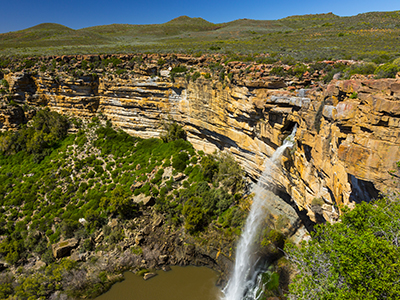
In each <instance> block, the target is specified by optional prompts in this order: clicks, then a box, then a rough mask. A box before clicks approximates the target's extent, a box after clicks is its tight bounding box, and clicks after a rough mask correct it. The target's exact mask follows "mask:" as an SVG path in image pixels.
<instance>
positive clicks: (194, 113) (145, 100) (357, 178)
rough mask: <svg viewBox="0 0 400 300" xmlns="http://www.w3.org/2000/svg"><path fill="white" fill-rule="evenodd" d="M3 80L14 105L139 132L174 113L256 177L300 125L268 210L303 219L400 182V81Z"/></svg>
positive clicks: (197, 142)
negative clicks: (295, 85) (399, 172)
mask: <svg viewBox="0 0 400 300" xmlns="http://www.w3.org/2000/svg"><path fill="white" fill-rule="evenodd" d="M147 70H149V69H147ZM4 78H5V79H6V80H7V81H8V82H9V84H10V91H11V94H12V97H13V99H14V100H15V102H17V103H20V104H28V105H31V106H37V105H43V106H47V107H49V108H50V109H52V110H55V111H58V112H60V113H63V114H67V115H71V116H76V117H84V118H90V117H93V116H95V115H99V114H101V115H103V116H104V117H106V118H107V119H109V120H111V122H112V123H113V125H115V126H117V127H119V128H121V129H123V130H125V131H127V132H128V133H130V134H132V135H137V136H140V137H143V138H150V137H158V136H159V135H160V133H162V131H163V126H162V123H163V122H168V121H169V120H175V121H177V122H178V123H179V124H181V125H182V126H183V127H184V129H185V130H186V131H187V134H188V140H189V141H190V142H191V143H193V145H194V147H195V148H196V149H198V150H203V151H204V152H206V153H210V152H213V151H215V150H217V149H219V150H226V151H229V152H231V153H232V154H233V155H234V156H235V158H236V159H237V161H239V162H240V164H241V165H242V166H243V168H244V169H245V170H246V172H247V173H248V174H249V176H250V177H252V178H253V179H256V178H257V177H258V176H259V174H260V172H261V171H262V169H263V162H264V160H265V159H266V158H267V157H270V156H271V155H272V153H273V152H274V151H275V149H276V148H277V147H278V146H280V145H281V144H282V142H283V140H284V138H285V137H286V136H288V135H289V133H290V132H291V130H292V129H293V127H294V126H295V124H297V133H296V136H295V140H296V144H295V147H294V148H293V149H291V150H290V149H289V150H287V151H286V153H285V154H284V157H283V159H282V162H281V163H282V166H283V167H282V168H276V170H275V172H273V176H272V177H273V180H272V182H269V183H266V184H270V185H272V186H273V187H274V188H275V191H276V194H277V195H279V196H280V199H282V200H283V201H284V202H285V203H284V204H282V203H280V204H279V203H275V204H274V205H273V207H271V210H278V211H279V210H280V211H281V212H285V211H286V213H287V214H292V215H293V214H297V216H301V219H302V221H303V222H305V223H306V222H307V220H308V221H310V222H324V221H335V220H336V219H337V217H338V214H339V210H340V207H341V205H350V206H351V205H353V203H355V202H359V201H369V200H371V199H372V198H373V197H376V196H377V195H378V193H379V192H387V191H389V190H390V189H393V188H395V186H396V183H395V182H394V177H393V175H395V176H396V172H394V173H393V172H392V171H395V170H396V167H397V166H396V162H397V161H399V160H400V128H399V122H400V80H396V79H381V80H374V79H367V78H363V79H354V80H345V81H338V80H334V81H332V82H331V83H329V84H328V85H313V87H312V88H310V89H292V90H290V89H287V88H285V87H286V86H287V84H288V83H287V82H285V81H284V80H282V79H280V78H276V77H267V78H261V79H258V80H251V79H249V80H236V81H234V80H231V81H229V80H228V82H225V83H221V82H220V81H219V80H216V79H206V78H204V77H203V76H202V77H200V78H198V79H197V80H195V81H194V82H193V81H192V80H188V79H187V78H183V77H177V78H175V80H171V79H170V77H169V70H168V69H166V70H161V72H158V76H155V75H154V74H151V72H149V71H147V72H146V71H143V72H136V73H134V74H133V73H132V74H131V73H129V74H125V75H123V76H117V75H104V76H101V75H100V76H96V77H94V76H87V77H81V78H79V79H77V78H73V77H56V76H47V75H45V74H39V75H37V74H36V75H31V74H29V73H24V72H19V73H12V72H11V73H9V74H7V75H5V77H4ZM18 109H19V110H21V109H20V108H18V107H15V106H14V107H11V106H4V105H3V109H2V110H1V113H0V123H1V126H3V127H4V128H5V127H12V124H13V122H14V123H15V122H16V121H15V120H17V121H18V120H19V119H18V118H22V117H17V115H18V113H17V112H15V110H18ZM13 120H14V121H13ZM285 205H286V206H285ZM288 205H289V206H288ZM294 211H295V212H296V213H294ZM294 219H295V217H294ZM293 222H295V221H293Z"/></svg>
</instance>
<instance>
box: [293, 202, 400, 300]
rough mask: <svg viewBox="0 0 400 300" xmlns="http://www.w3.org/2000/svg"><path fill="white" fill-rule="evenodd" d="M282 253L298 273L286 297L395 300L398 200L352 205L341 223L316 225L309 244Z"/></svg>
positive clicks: (399, 291)
mask: <svg viewBox="0 0 400 300" xmlns="http://www.w3.org/2000/svg"><path fill="white" fill-rule="evenodd" d="M286 251H287V256H288V258H289V260H290V261H291V262H292V263H293V264H294V265H295V266H296V268H297V271H298V274H297V276H296V278H295V280H294V281H293V283H292V284H291V285H290V292H291V299H397V298H398V295H400V284H399V273H400V263H399V262H400V201H399V200H398V199H396V200H389V199H387V198H384V199H382V200H377V201H375V202H373V203H369V204H368V203H365V202H364V203H361V204H358V205H356V207H355V208H354V209H353V210H352V211H349V210H345V213H344V215H343V216H342V218H341V222H338V223H335V224H324V225H319V226H317V227H316V231H315V233H314V234H313V238H312V239H311V240H310V241H309V242H307V243H303V244H302V245H301V247H300V248H297V247H296V246H293V245H291V246H287V247H286Z"/></svg>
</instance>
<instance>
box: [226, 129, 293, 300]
mask: <svg viewBox="0 0 400 300" xmlns="http://www.w3.org/2000/svg"><path fill="white" fill-rule="evenodd" d="M296 129H297V125H295V127H294V128H293V131H292V133H291V134H290V135H289V136H288V137H287V138H286V139H285V141H284V142H283V145H282V146H280V147H279V148H277V149H276V151H275V152H274V154H273V155H272V156H271V158H270V159H268V158H267V159H266V161H265V163H264V171H263V173H262V174H261V177H260V178H259V180H258V182H257V185H256V186H255V187H254V188H253V189H252V193H254V199H253V204H252V205H251V208H250V213H249V215H248V217H247V220H246V224H245V227H244V229H243V232H242V235H241V237H240V240H239V244H238V246H237V249H236V257H235V266H234V270H233V274H232V276H231V278H230V280H229V282H228V285H227V286H226V288H225V289H224V294H225V296H224V298H223V299H224V300H241V299H255V295H254V294H255V293H251V290H252V287H253V286H254V285H255V281H256V277H257V275H258V272H257V271H259V270H257V261H254V260H255V259H256V258H254V257H253V253H254V250H255V249H253V246H254V239H255V237H256V235H257V232H258V229H259V227H260V225H261V224H262V222H263V220H264V218H265V199H264V198H263V197H262V195H263V194H264V193H265V189H264V184H263V182H265V181H267V180H266V179H268V178H269V177H270V176H271V171H272V169H273V168H274V167H275V168H276V165H277V163H278V162H279V161H280V158H281V156H282V154H283V151H285V149H286V148H291V147H292V146H293V145H294V136H295V134H296ZM246 294H247V295H246ZM245 295H246V297H245Z"/></svg>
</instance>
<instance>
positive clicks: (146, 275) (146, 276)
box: [143, 273, 157, 280]
mask: <svg viewBox="0 0 400 300" xmlns="http://www.w3.org/2000/svg"><path fill="white" fill-rule="evenodd" d="M154 276H157V273H145V274H144V276H143V279H144V280H149V279H150V278H153V277H154Z"/></svg>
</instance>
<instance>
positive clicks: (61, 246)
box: [51, 238, 79, 259]
mask: <svg viewBox="0 0 400 300" xmlns="http://www.w3.org/2000/svg"><path fill="white" fill-rule="evenodd" d="M78 244H79V241H78V240H77V239H75V238H72V239H69V240H65V241H61V242H58V243H57V244H53V245H52V246H51V247H52V250H53V255H54V257H55V258H56V259H59V258H63V257H66V256H70V255H71V251H72V249H75V248H76V247H78Z"/></svg>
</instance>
